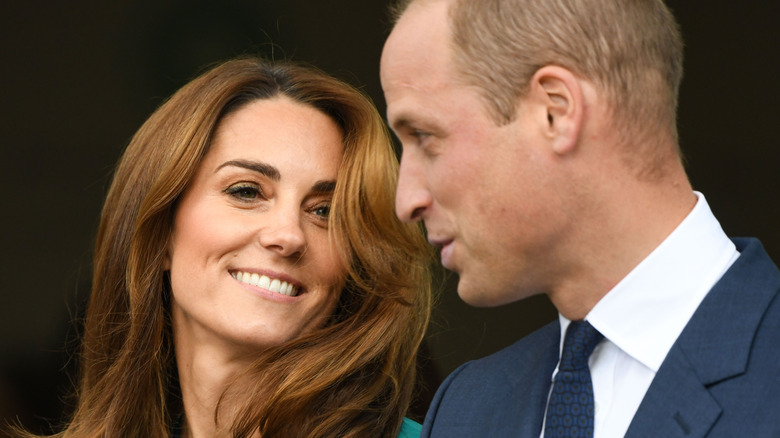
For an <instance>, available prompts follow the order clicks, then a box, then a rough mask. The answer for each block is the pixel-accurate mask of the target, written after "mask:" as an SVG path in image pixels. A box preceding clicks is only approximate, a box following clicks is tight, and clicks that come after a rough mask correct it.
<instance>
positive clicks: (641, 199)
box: [381, 0, 780, 438]
mask: <svg viewBox="0 0 780 438" xmlns="http://www.w3.org/2000/svg"><path fill="white" fill-rule="evenodd" d="M406 3H411V4H402V5H400V6H399V10H400V16H399V18H398V19H397V22H396V24H395V27H394V29H393V31H392V32H391V34H390V36H389V37H388V40H387V42H386V44H385V48H384V51H383V54H382V61H381V80H382V87H383V89H384V92H385V97H386V101H387V116H388V122H389V124H390V126H391V128H392V129H393V130H394V132H395V133H396V134H397V136H398V138H399V139H400V141H401V143H402V146H403V154H402V159H401V170H400V176H399V183H398V193H397V197H396V209H397V214H398V216H399V217H400V218H401V219H403V220H405V221H409V222H413V221H419V220H422V221H423V222H424V223H425V226H426V228H427V231H428V238H429V240H430V242H431V243H432V244H433V245H435V246H437V247H439V248H440V250H441V262H442V265H443V266H444V267H445V268H447V269H450V270H452V271H454V272H456V273H458V274H459V283H458V294H459V295H460V297H461V298H462V299H463V300H464V301H465V302H467V303H469V304H471V305H475V306H497V305H501V304H505V303H509V302H513V301H517V300H521V299H523V298H526V297H528V296H531V295H534V294H541V293H544V294H547V295H548V296H549V298H550V300H551V301H552V303H553V304H554V305H555V307H556V308H557V309H558V311H559V313H560V318H559V321H555V322H554V323H552V324H550V325H548V326H546V327H543V328H542V329H540V330H538V331H537V332H535V333H533V334H532V335H530V336H529V337H527V338H525V339H522V340H520V341H519V342H518V343H516V344H515V345H513V346H510V347H509V348H507V349H505V350H503V351H500V352H498V353H496V354H494V355H492V356H489V357H487V358H484V359H481V360H477V361H473V362H470V363H467V364H465V365H463V366H461V367H460V368H458V369H457V370H456V371H455V372H453V373H452V374H451V375H450V376H449V377H448V378H447V380H445V382H444V383H443V384H442V386H441V387H440V388H439V390H438V392H437V394H436V397H435V399H434V401H433V403H432V405H431V408H430V410H429V412H428V415H427V417H426V420H425V424H424V429H423V435H422V436H423V437H428V436H431V437H447V438H452V437H504V436H513V437H539V436H546V437H550V436H578V435H576V433H579V432H582V433H583V434H584V435H582V436H590V435H588V434H590V433H595V435H592V436H596V437H619V436H631V437H639V436H648V437H650V436H652V437H676V436H680V437H682V436H686V437H695V436H710V437H735V436H750V437H758V436H761V437H763V436H766V437H769V436H780V416H779V415H777V412H780V378H778V375H780V299H778V298H777V295H778V290H780V272H778V269H777V267H776V266H775V264H774V263H773V262H772V261H771V260H770V259H769V257H768V256H767V254H766V253H765V252H764V250H763V248H762V247H761V244H760V243H759V242H758V241H757V240H755V239H735V240H733V241H732V240H730V239H729V238H728V237H727V236H726V235H725V234H724V232H723V231H722V229H721V227H720V225H719V224H718V222H717V220H716V219H715V218H714V216H713V215H712V213H711V211H710V209H709V207H708V205H707V202H706V200H705V198H704V196H703V195H702V194H700V193H697V192H694V191H693V189H692V188H691V185H690V183H689V181H688V178H687V176H686V173H685V170H684V168H683V165H682V162H681V159H680V154H679V150H678V141H677V129H676V106H677V94H678V89H679V83H680V80H681V77H682V42H681V38H680V34H679V30H678V28H677V24H676V22H675V21H674V18H673V17H672V15H671V13H670V12H669V11H668V9H667V8H666V7H665V5H664V4H663V3H662V1H661V0H635V1H617V0H613V1H609V0H471V1H466V0H463V1H459V0H416V1H411V2H406ZM569 327H572V328H573V329H572V332H573V331H574V330H577V331H576V333H580V331H579V330H580V328H583V327H584V330H586V332H588V333H591V334H594V338H593V340H592V341H588V342H589V346H588V347H587V348H585V349H586V350H587V352H586V353H585V356H584V360H585V362H586V363H585V365H584V368H583V367H580V368H578V369H577V370H575V371H569V368H567V367H569V365H568V363H569V362H570V360H569V359H566V358H568V357H569V356H570V353H568V352H569V351H570V348H571V347H569V346H568V345H567V344H569V341H568V340H567V341H566V342H564V341H563V340H564V339H565V338H566V337H567V336H566V335H567V333H570V332H569V331H567V329H568V328H569ZM574 327H576V329H575V328H574ZM575 336H579V334H576V335H575V334H573V335H571V337H575ZM602 337H603V340H600V339H602ZM591 349H593V352H592V353H590V350H591ZM581 350H582V349H581ZM562 351H563V352H564V354H563V356H564V360H563V361H559V358H560V356H561V352H562ZM588 353H590V355H589V356H588ZM583 369H584V374H583ZM572 373H573V374H576V375H577V376H584V377H582V378H583V380H581V381H580V380H577V381H576V382H575V383H576V384H575V385H574V386H575V387H576V388H575V389H580V388H584V389H583V391H584V392H583V394H587V395H586V396H583V397H582V398H581V399H579V398H578V400H579V401H581V403H582V405H577V407H566V408H562V407H559V406H560V403H562V402H561V401H560V400H561V396H559V393H558V389H557V388H558V385H559V381H561V382H563V381H565V379H567V377H566V376H567V374H572ZM577 378H578V379H579V377H577ZM591 381H592V386H591ZM577 382H579V383H577ZM554 383H555V385H554V387H555V388H556V389H555V390H553V389H551V388H553V384H554ZM580 383H581V384H580ZM561 385H564V383H561ZM566 385H569V386H567V387H566V388H567V389H566V391H569V388H571V387H572V384H571V383H566ZM591 388H592V389H591ZM561 394H564V393H561ZM568 394H569V393H568V392H565V395H564V396H563V398H566V397H568V396H569V395H568ZM579 401H578V403H579ZM570 411H571V412H573V413H574V414H576V415H581V417H582V418H581V421H582V423H581V424H579V423H577V424H575V425H574V426H573V427H570V426H571V425H569V424H568V423H565V422H566V421H568V420H565V419H563V418H562V417H561V415H562V413H570ZM594 411H595V415H594ZM575 423H576V422H575ZM559 426H560V427H559Z"/></svg>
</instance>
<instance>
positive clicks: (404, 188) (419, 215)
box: [395, 153, 433, 222]
mask: <svg viewBox="0 0 780 438" xmlns="http://www.w3.org/2000/svg"><path fill="white" fill-rule="evenodd" d="M427 187H428V185H427V180H426V177H425V174H424V172H423V169H422V167H421V166H420V165H419V164H418V163H417V160H415V157H414V156H412V155H411V154H409V153H404V154H403V155H402V156H401V166H400V169H399V173H398V187H397V189H396V192H395V214H396V215H397V216H398V218H399V219H401V220H402V221H404V222H416V221H418V220H421V219H423V216H424V215H425V211H426V210H427V209H428V208H430V206H431V203H432V202H433V197H432V196H431V193H430V192H429V191H428V188H427Z"/></svg>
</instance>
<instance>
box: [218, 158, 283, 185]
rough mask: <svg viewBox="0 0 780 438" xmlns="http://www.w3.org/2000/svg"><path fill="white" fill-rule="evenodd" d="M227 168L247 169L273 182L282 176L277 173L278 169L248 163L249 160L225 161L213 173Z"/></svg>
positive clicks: (252, 162) (265, 164) (256, 162)
mask: <svg viewBox="0 0 780 438" xmlns="http://www.w3.org/2000/svg"><path fill="white" fill-rule="evenodd" d="M227 166H235V167H241V168H243V169H248V170H252V171H255V172H257V173H259V174H262V175H265V176H267V177H268V178H271V179H272V180H274V181H279V180H280V179H281V177H282V175H281V174H280V173H279V169H277V168H276V167H274V166H272V165H270V164H268V163H263V162H260V161H249V160H230V161H226V162H224V163H222V164H220V165H219V167H217V168H216V169H215V170H214V172H217V171H219V170H220V169H222V168H223V167H227Z"/></svg>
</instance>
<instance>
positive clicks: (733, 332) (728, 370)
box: [626, 240, 777, 438]
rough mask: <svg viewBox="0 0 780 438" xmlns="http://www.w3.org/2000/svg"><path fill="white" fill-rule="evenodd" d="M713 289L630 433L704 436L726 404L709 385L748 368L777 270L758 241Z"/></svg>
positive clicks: (742, 244) (747, 244)
mask: <svg viewBox="0 0 780 438" xmlns="http://www.w3.org/2000/svg"><path fill="white" fill-rule="evenodd" d="M735 243H736V244H737V249H738V250H739V251H740V253H741V255H740V257H739V258H738V259H737V261H736V262H735V263H734V265H733V266H732V267H731V268H730V269H729V270H728V272H726V274H725V275H724V276H723V278H722V279H721V280H720V281H719V282H718V283H717V284H716V285H715V286H714V287H713V288H712V290H711V291H710V292H709V294H708V295H707V297H706V298H705V299H704V301H703V302H702V303H701V305H700V306H699V308H698V309H697V310H696V313H695V314H694V315H693V317H692V318H691V320H690V321H689V322H688V324H687V326H686V327H685V329H684V330H683V332H682V333H681V334H680V338H679V339H678V340H677V342H676V343H675V344H674V346H673V347H672V349H671V350H670V351H669V354H668V355H667V356H666V359H665V360H664V362H663V364H662V365H661V368H660V369H659V370H658V373H657V374H656V376H655V379H653V382H652V384H651V385H650V388H649V389H648V391H647V394H646V395H645V397H644V399H643V400H642V403H641V405H640V406H639V409H638V410H637V413H636V415H635V416H634V420H633V421H632V422H631V425H630V426H629V429H628V432H627V433H626V437H658V436H663V437H670V438H673V437H686V438H692V437H703V436H705V435H706V434H707V432H708V431H709V430H710V429H711V428H712V427H713V425H714V424H715V422H716V421H717V419H718V417H719V416H720V414H721V408H720V406H719V404H718V403H717V401H716V400H715V399H714V398H713V397H712V395H711V393H710V390H709V388H711V387H712V386H714V385H717V384H719V383H721V382H723V381H725V380H728V379H731V378H733V377H735V376H738V375H740V374H742V373H744V372H745V369H746V368H747V362H748V359H749V355H750V346H751V345H752V342H753V338H754V336H755V333H756V329H757V327H758V325H759V323H760V321H761V318H762V317H763V315H764V312H765V311H766V309H767V307H768V305H769V302H770V301H771V300H772V299H773V298H774V296H775V294H776V293H777V283H776V281H777V277H776V268H775V267H774V265H773V264H772V262H771V260H770V259H769V257H768V256H767V255H766V253H765V252H764V251H763V248H762V247H761V245H760V243H758V241H755V240H750V241H742V240H735Z"/></svg>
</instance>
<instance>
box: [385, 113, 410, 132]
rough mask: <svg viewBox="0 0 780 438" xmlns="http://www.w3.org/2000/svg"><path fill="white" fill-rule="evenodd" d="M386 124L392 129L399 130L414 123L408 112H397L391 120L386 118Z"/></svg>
mask: <svg viewBox="0 0 780 438" xmlns="http://www.w3.org/2000/svg"><path fill="white" fill-rule="evenodd" d="M388 124H389V125H390V128H392V130H393V131H399V130H402V129H408V128H409V127H410V126H413V125H415V122H414V120H413V118H412V117H411V116H410V115H409V114H404V113H402V114H398V115H397V116H396V117H394V118H393V119H392V120H390V119H389V118H388Z"/></svg>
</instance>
